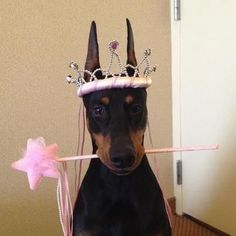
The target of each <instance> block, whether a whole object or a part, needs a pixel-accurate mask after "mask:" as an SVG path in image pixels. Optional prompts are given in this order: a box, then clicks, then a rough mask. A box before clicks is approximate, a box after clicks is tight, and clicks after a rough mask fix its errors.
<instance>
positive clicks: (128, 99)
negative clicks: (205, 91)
mask: <svg viewBox="0 0 236 236" xmlns="http://www.w3.org/2000/svg"><path fill="white" fill-rule="evenodd" d="M126 21H127V32H128V37H127V41H128V42H127V64H130V65H134V66H136V65H137V61H136V57H135V52H134V40H133V32H132V28H131V25H130V22H129V20H128V19H127V20H126ZM97 68H100V64H99V48H98V42H97V30H96V24H95V22H92V24H91V28H90V35H89V43H88V54H87V59H86V63H85V70H89V71H95V70H96V69H97ZM128 74H129V76H132V75H133V74H134V70H133V69H132V68H128ZM96 76H97V78H99V79H103V77H102V74H101V72H99V71H98V72H97V74H96ZM85 80H86V81H87V80H88V78H86V76H85ZM146 98H147V92H146V89H145V88H112V89H105V90H101V91H95V92H91V93H89V94H86V95H84V96H83V103H84V106H85V108H86V119H87V126H88V131H89V133H90V135H91V141H92V147H93V153H97V154H98V156H99V158H98V159H92V160H91V162H90V165H89V168H88V170H87V173H86V175H85V177H84V179H83V181H82V184H81V187H80V190H79V193H78V196H77V199H76V202H75V206H74V211H73V235H74V236H171V235H172V233H171V225H170V222H169V219H168V214H167V212H166V208H165V200H164V197H163V194H162V191H161V188H160V186H159V183H158V181H157V180H156V177H155V175H154V173H153V172H152V170H151V167H150V165H149V163H148V160H147V156H146V155H145V150H144V146H143V141H144V132H145V128H146V124H147V107H146Z"/></svg>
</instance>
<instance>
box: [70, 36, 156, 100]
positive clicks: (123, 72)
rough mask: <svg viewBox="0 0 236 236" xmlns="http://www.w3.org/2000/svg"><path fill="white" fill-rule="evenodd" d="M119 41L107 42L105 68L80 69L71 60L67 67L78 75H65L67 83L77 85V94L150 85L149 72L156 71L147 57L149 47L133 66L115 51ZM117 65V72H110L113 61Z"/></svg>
mask: <svg viewBox="0 0 236 236" xmlns="http://www.w3.org/2000/svg"><path fill="white" fill-rule="evenodd" d="M118 46H119V43H118V42H117V41H116V40H113V41H111V42H110V43H109V44H108V49H109V52H110V62H109V65H108V68H107V69H102V68H97V69H95V70H94V71H93V72H91V71H89V70H82V69H80V68H79V66H78V64H77V63H75V62H71V63H70V64H69V67H70V68H72V69H73V70H75V71H76V72H77V73H78V77H77V78H74V77H72V76H71V75H68V76H67V77H66V80H67V82H68V83H73V84H75V85H76V86H77V87H78V91H77V95H78V96H79V97H82V96H83V95H86V94H88V93H91V92H94V91H99V90H104V89H111V88H127V87H131V88H147V87H149V86H150V85H151V83H152V80H151V78H150V74H151V73H152V72H154V71H156V65H155V66H152V67H151V66H150V62H149V59H148V57H149V56H150V55H151V49H146V50H145V51H144V56H143V58H142V59H141V61H140V62H139V63H138V64H137V65H136V66H133V65H131V64H126V65H124V64H122V63H121V60H120V56H119V54H118V53H117V48H118ZM115 60H116V63H117V64H118V67H119V72H118V73H112V72H111V68H112V65H113V64H114V61H115ZM142 67H143V70H142V71H143V72H142V73H141V72H140V71H141V68H142ZM129 69H132V70H133V71H134V73H133V75H132V76H130V75H129V74H128V70H129ZM85 74H86V75H88V78H89V79H87V81H86V80H85ZM98 74H100V75H101V74H102V78H103V79H99V78H98V77H97V75H98Z"/></svg>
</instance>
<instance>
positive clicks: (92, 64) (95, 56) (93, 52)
mask: <svg viewBox="0 0 236 236" xmlns="http://www.w3.org/2000/svg"><path fill="white" fill-rule="evenodd" d="M97 68H100V63H99V48H98V40H97V28H96V23H95V21H93V22H92V23H91V27H90V33H89V41H88V52H87V59H86V62H85V70H88V71H90V72H93V71H94V70H96V69H97ZM96 77H97V78H98V79H100V78H101V77H102V73H101V72H100V71H99V72H98V73H96ZM84 78H85V81H86V82H88V81H89V80H90V75H89V74H87V73H85V76H84Z"/></svg>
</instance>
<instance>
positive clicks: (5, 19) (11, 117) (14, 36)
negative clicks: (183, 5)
mask: <svg viewBox="0 0 236 236" xmlns="http://www.w3.org/2000/svg"><path fill="white" fill-rule="evenodd" d="M98 2H99V5H98ZM168 4H169V1H166V0H148V1H141V0H140V1H137V0H136V1H134V0H130V1H124V0H120V1H62V0H60V1H58V0H57V1H56V0H53V1H46V0H42V1H34V0H32V1H29V0H21V1H17V0H12V1H8V0H2V1H1V8H0V75H1V78H0V84H1V86H0V112H1V115H0V133H1V139H0V150H1V162H0V222H1V226H0V235H17V236H20V235H22V236H23V235H24V236H26V235H30V236H31V235H34V236H37V235H40V236H42V235H61V229H60V225H59V220H58V213H57V205H56V194H55V191H56V181H54V180H51V179H44V180H43V182H42V184H41V186H40V188H39V189H38V190H37V191H35V192H31V191H30V190H29V188H28V185H27V179H26V176H25V174H23V173H20V172H17V171H13V170H11V169H10V168H9V166H10V163H11V162H13V161H14V160H17V159H18V158H19V157H20V155H21V153H22V148H23V147H24V146H25V144H26V139H27V138H28V137H37V136H44V137H45V138H46V140H47V142H48V143H53V142H56V143H58V144H59V147H60V153H59V155H60V156H63V155H74V154H75V151H76V145H77V144H76V143H77V133H78V131H77V119H78V116H77V111H78V105H79V103H80V99H79V98H77V97H76V91H75V88H74V87H73V86H68V85H67V84H66V82H65V81H64V77H65V76H66V75H67V74H68V73H70V72H71V71H70V70H69V69H68V67H67V65H68V63H69V62H70V61H72V60H75V61H78V62H79V64H80V65H83V64H84V59H85V52H86V47H87V36H88V30H89V25H90V22H91V21H92V20H96V22H97V25H98V34H99V41H100V48H101V62H102V65H104V66H105V65H106V60H107V58H108V57H107V51H106V50H105V49H106V45H107V43H108V42H109V41H110V40H112V39H117V40H118V41H119V42H120V44H121V55H122V57H123V58H125V56H124V55H125V41H126V28H125V18H126V17H127V16H128V17H129V18H130V21H131V23H132V25H133V29H134V34H135V42H136V53H137V57H139V56H141V55H142V52H143V50H144V49H145V48H146V47H151V48H152V49H153V57H152V62H153V63H157V64H158V66H159V67H158V72H157V73H156V74H155V76H154V78H153V86H152V87H151V88H150V89H149V90H148V93H149V101H148V106H149V117H150V124H151V130H152V131H151V132H152V137H153V142H154V146H155V147H166V146H171V144H172V143H171V139H172V138H171V131H172V128H171V79H170V19H169V5H168ZM89 150H90V148H87V152H89ZM150 159H151V162H152V166H153V168H154V170H155V171H156V169H157V165H158V168H159V175H160V180H161V184H162V186H163V188H164V191H165V193H166V195H167V197H172V196H173V183H172V160H171V156H170V155H162V156H160V157H159V158H156V159H155V160H156V161H154V158H152V157H151V158H150Z"/></svg>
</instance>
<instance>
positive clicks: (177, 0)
mask: <svg viewBox="0 0 236 236" xmlns="http://www.w3.org/2000/svg"><path fill="white" fill-rule="evenodd" d="M180 1H181V0H174V19H175V21H179V20H181V2H180Z"/></svg>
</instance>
